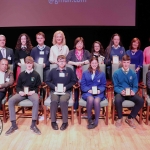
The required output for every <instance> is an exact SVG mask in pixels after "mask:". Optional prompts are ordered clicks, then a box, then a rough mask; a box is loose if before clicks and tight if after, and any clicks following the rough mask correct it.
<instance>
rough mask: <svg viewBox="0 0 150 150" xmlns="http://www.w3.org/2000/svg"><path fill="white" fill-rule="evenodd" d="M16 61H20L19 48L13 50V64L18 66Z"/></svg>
mask: <svg viewBox="0 0 150 150" xmlns="http://www.w3.org/2000/svg"><path fill="white" fill-rule="evenodd" d="M18 63H20V60H19V50H15V64H16V65H17V66H18Z"/></svg>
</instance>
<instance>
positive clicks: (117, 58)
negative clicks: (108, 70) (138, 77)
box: [113, 55, 119, 64]
mask: <svg viewBox="0 0 150 150" xmlns="http://www.w3.org/2000/svg"><path fill="white" fill-rule="evenodd" d="M113 64H119V57H118V56H117V55H114V56H113Z"/></svg>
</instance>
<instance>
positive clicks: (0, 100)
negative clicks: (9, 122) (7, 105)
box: [0, 92, 6, 110]
mask: <svg viewBox="0 0 150 150" xmlns="http://www.w3.org/2000/svg"><path fill="white" fill-rule="evenodd" d="M5 95H6V92H0V110H2V100H3V98H4V97H5Z"/></svg>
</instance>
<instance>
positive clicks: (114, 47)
mask: <svg viewBox="0 0 150 150" xmlns="http://www.w3.org/2000/svg"><path fill="white" fill-rule="evenodd" d="M112 47H113V48H114V49H118V48H119V47H120V45H118V46H117V47H116V46H114V45H112Z"/></svg>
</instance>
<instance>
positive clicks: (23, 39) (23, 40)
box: [21, 35, 27, 45]
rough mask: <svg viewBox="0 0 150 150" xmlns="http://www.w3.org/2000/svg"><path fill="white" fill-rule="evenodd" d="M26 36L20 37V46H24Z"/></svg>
mask: <svg viewBox="0 0 150 150" xmlns="http://www.w3.org/2000/svg"><path fill="white" fill-rule="evenodd" d="M26 40H27V39H26V36H25V35H23V36H22V37H21V44H22V45H26Z"/></svg>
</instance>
